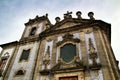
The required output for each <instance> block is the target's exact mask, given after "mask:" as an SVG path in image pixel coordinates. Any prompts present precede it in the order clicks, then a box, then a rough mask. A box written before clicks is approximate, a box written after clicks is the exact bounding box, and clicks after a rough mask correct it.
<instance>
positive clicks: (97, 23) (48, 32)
mask: <svg viewBox="0 0 120 80" xmlns="http://www.w3.org/2000/svg"><path fill="white" fill-rule="evenodd" d="M73 20H74V19H73ZM83 20H84V21H85V22H82V23H81V24H78V25H75V26H71V27H69V28H64V29H57V30H55V28H56V26H57V27H58V25H60V24H61V25H62V24H63V22H64V21H63V22H60V23H58V24H55V25H56V26H55V25H53V26H52V27H51V28H49V29H47V30H45V31H43V32H42V33H40V34H39V39H43V38H44V37H47V36H52V35H55V34H61V33H66V32H71V31H77V30H80V29H84V28H89V27H93V28H96V27H99V28H100V29H101V30H104V32H105V33H106V34H107V37H108V39H109V40H110V41H111V25H110V24H108V23H106V22H104V21H101V20H87V19H83ZM68 21H69V20H68ZM76 22H77V19H76Z"/></svg>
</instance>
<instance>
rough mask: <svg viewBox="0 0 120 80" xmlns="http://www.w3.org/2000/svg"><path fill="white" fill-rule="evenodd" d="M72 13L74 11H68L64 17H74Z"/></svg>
mask: <svg viewBox="0 0 120 80" xmlns="http://www.w3.org/2000/svg"><path fill="white" fill-rule="evenodd" d="M71 14H72V12H69V11H67V13H66V14H64V19H69V18H72V16H71Z"/></svg>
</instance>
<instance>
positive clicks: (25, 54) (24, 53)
mask: <svg viewBox="0 0 120 80" xmlns="http://www.w3.org/2000/svg"><path fill="white" fill-rule="evenodd" d="M29 54H30V49H28V50H23V52H22V55H21V57H20V61H22V60H25V61H26V60H28V58H29Z"/></svg>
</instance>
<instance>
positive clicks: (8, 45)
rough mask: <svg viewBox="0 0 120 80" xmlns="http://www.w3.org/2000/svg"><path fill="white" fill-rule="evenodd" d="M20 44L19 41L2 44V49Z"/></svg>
mask: <svg viewBox="0 0 120 80" xmlns="http://www.w3.org/2000/svg"><path fill="white" fill-rule="evenodd" d="M18 43H19V42H18V41H13V42H9V43H5V44H1V45H0V47H2V48H7V47H10V46H16V45H17V44H18Z"/></svg>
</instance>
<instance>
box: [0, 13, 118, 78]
mask: <svg viewBox="0 0 120 80" xmlns="http://www.w3.org/2000/svg"><path fill="white" fill-rule="evenodd" d="M81 15H82V13H81V12H80V11H78V12H76V18H73V17H72V12H67V13H66V14H64V16H63V17H64V19H63V20H60V17H56V18H55V20H56V23H55V24H54V25H53V24H51V22H50V20H49V19H48V15H47V14H46V15H44V16H41V17H39V16H36V17H35V18H34V19H30V20H29V21H28V22H27V23H25V29H24V32H23V35H22V37H21V39H20V40H19V41H14V42H10V43H6V44H2V45H0V46H1V47H2V51H1V54H0V78H1V80H120V71H119V68H118V61H117V60H116V58H115V56H114V53H113V51H112V48H111V25H110V24H109V23H106V22H104V21H102V20H95V18H94V17H93V16H94V13H93V12H89V13H88V16H89V19H83V18H82V17H81Z"/></svg>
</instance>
